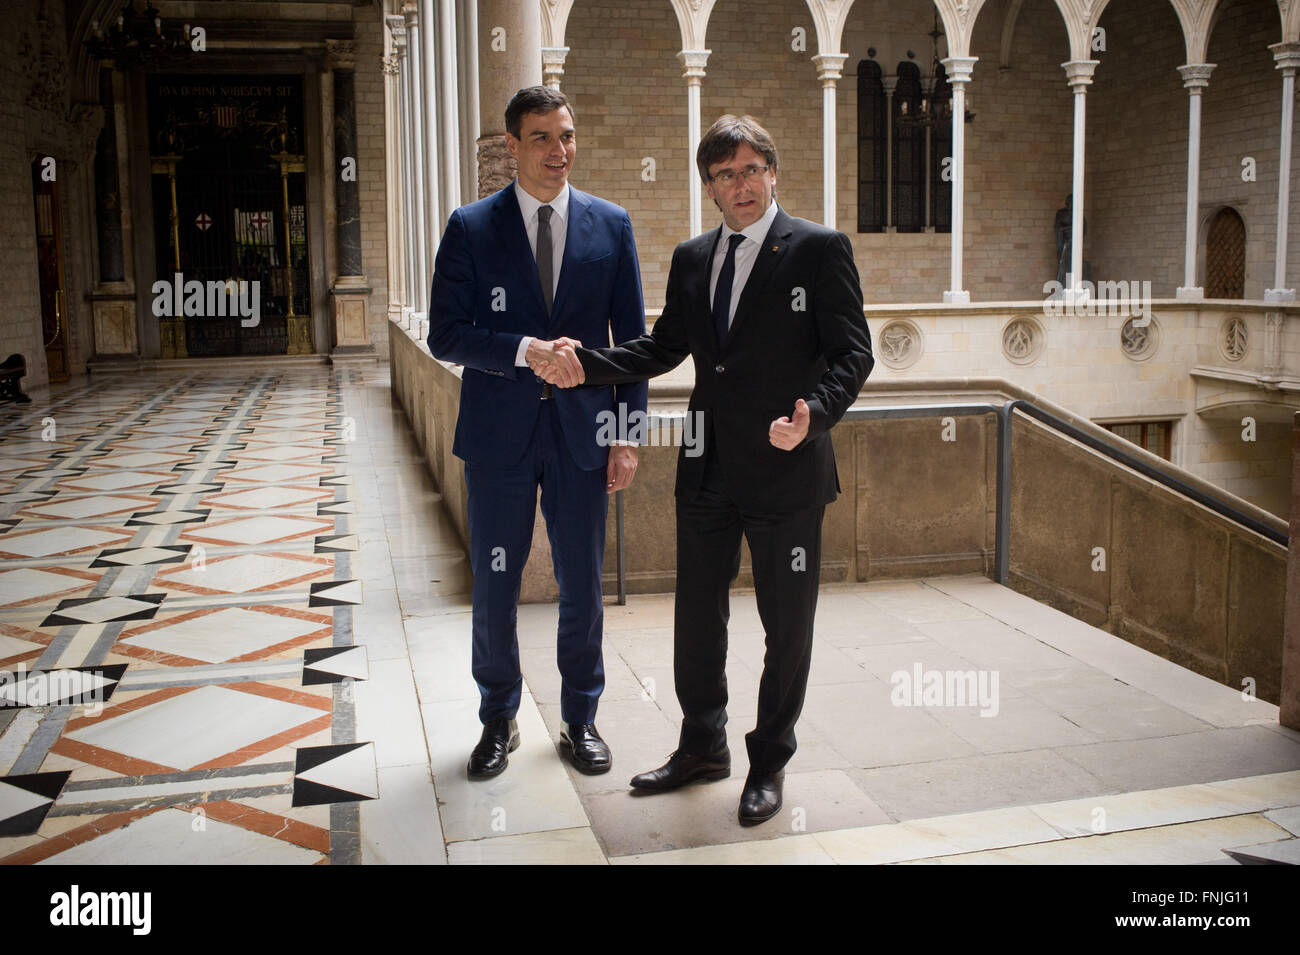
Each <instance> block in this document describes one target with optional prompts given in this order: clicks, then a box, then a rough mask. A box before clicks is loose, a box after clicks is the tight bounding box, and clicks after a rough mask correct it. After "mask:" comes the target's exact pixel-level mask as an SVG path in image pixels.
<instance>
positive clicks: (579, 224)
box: [537, 186, 593, 326]
mask: <svg viewBox="0 0 1300 955" xmlns="http://www.w3.org/2000/svg"><path fill="white" fill-rule="evenodd" d="M592 215H593V213H592V211H591V196H589V195H587V194H586V193H585V192H579V191H578V190H577V189H574V188H573V187H572V186H570V187H569V214H568V216H566V217H565V221H564V228H565V230H566V231H565V234H564V258H563V261H561V263H560V284H559V285H558V286H557V287H556V289H555V301H554V302H552V303H551V325H552V326H554V324H555V319H556V317H557V316H558V315H559V314H560V312H561V309H563V308H564V303H565V301H566V300H567V299H568V297H569V292H570V290H571V289H572V288H573V286H574V284H575V283H576V282H577V281H578V264H579V263H580V262H582V260H583V259H584V258H586V256H587V242H588V239H589V238H590V237H591V233H592V229H593V223H592V221H591V220H592ZM541 288H542V286H541V283H540V281H539V282H538V284H537V290H538V291H539V292H540V291H541Z"/></svg>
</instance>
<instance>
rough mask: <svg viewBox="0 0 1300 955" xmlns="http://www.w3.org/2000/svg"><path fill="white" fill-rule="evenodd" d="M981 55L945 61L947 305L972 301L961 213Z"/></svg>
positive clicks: (945, 298)
mask: <svg viewBox="0 0 1300 955" xmlns="http://www.w3.org/2000/svg"><path fill="white" fill-rule="evenodd" d="M978 59H979V58H978V57H974V56H950V57H947V58H946V59H945V60H943V65H944V69H946V70H947V71H948V82H949V83H951V84H952V269H951V275H950V283H951V285H952V288H950V289H948V290H947V291H945V292H944V293H943V301H944V304H945V305H965V304H969V302H970V292H968V291H966V290H965V289H964V288H962V274H961V273H962V261H961V256H962V242H963V236H964V233H963V229H964V226H965V219H964V217H963V215H962V209H963V205H964V203H965V199H966V188H965V184H966V84H967V83H969V82H970V80H971V71H972V70H974V68H975V63H976V61H977V60H978Z"/></svg>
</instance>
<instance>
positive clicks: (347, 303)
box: [325, 40, 374, 356]
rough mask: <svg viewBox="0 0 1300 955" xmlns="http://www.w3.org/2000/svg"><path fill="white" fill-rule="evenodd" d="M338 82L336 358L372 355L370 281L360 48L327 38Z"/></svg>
mask: <svg viewBox="0 0 1300 955" xmlns="http://www.w3.org/2000/svg"><path fill="white" fill-rule="evenodd" d="M325 52H326V55H327V56H328V58H329V65H330V70H331V72H332V73H333V79H334V83H333V86H334V171H333V176H334V177H335V179H334V223H335V228H334V241H335V254H334V261H335V263H336V267H337V268H338V275H336V276H335V277H334V282H333V285H332V286H331V287H330V295H331V297H332V299H333V302H334V348H333V350H332V351H331V353H330V354H331V355H332V356H345V355H348V354H356V353H361V354H366V355H370V354H373V352H374V348H373V347H372V346H371V344H370V332H369V329H368V321H367V316H366V298H367V297H368V296H369V294H370V286H369V284H368V283H367V282H366V276H365V271H364V269H363V267H362V261H361V187H360V185H359V183H358V180H359V179H360V177H361V176H362V174H363V173H370V172H373V171H372V170H363V169H361V168H360V167H359V166H358V165H357V105H356V48H355V45H354V44H353V42H352V41H351V40H326V41H325Z"/></svg>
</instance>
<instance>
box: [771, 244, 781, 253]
mask: <svg viewBox="0 0 1300 955" xmlns="http://www.w3.org/2000/svg"><path fill="white" fill-rule="evenodd" d="M772 251H773V252H779V251H781V247H780V246H779V245H774V246H772Z"/></svg>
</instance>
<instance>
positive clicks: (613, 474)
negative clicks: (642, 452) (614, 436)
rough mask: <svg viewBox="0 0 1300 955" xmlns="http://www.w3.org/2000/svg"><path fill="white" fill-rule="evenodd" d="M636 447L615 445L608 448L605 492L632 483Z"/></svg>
mask: <svg viewBox="0 0 1300 955" xmlns="http://www.w3.org/2000/svg"><path fill="white" fill-rule="evenodd" d="M636 463H637V462H636V448H634V447H631V446H629V445H615V446H614V447H612V448H610V449H609V464H608V465H606V467H605V493H606V494H613V493H614V492H615V491H621V490H623V489H624V488H625V487H627V486H628V485H629V484H631V483H632V477H633V476H634V475H635V474H636Z"/></svg>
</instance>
